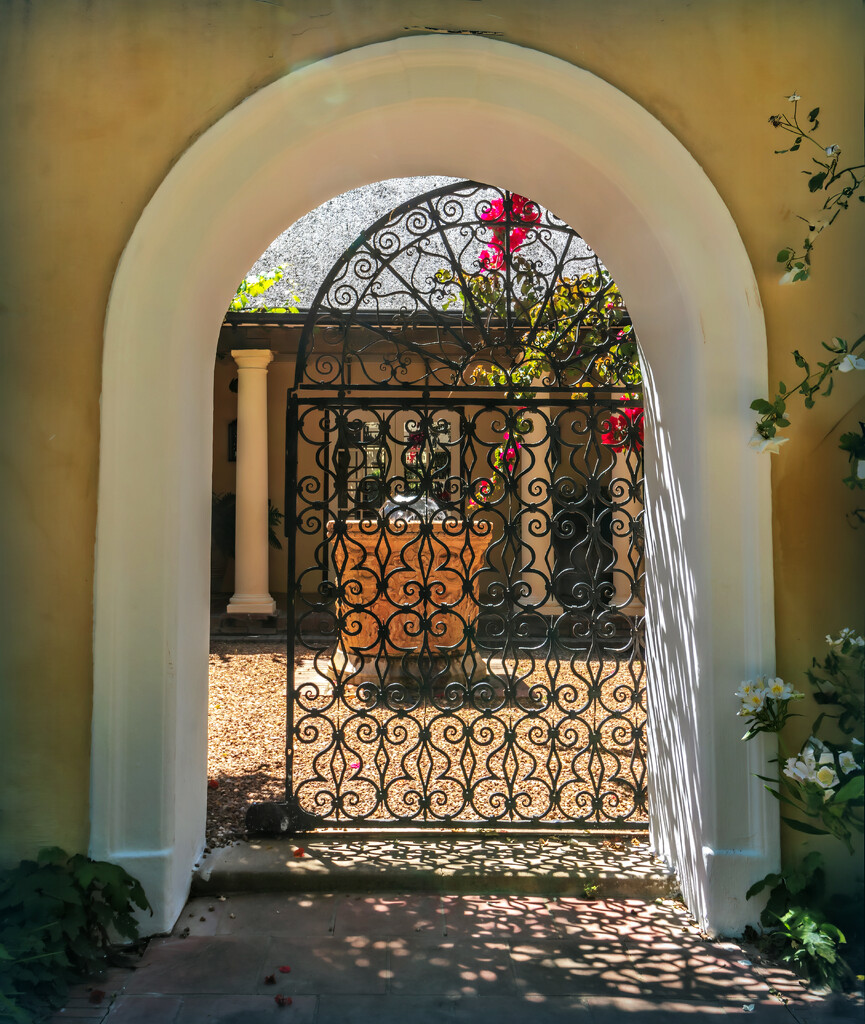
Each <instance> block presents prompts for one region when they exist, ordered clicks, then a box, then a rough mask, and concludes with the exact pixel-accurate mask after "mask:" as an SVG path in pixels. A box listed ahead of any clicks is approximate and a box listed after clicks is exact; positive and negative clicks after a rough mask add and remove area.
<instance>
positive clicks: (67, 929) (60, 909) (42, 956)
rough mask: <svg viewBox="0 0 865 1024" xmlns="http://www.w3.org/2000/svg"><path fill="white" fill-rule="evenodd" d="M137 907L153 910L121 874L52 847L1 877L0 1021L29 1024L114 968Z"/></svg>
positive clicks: (132, 936)
mask: <svg viewBox="0 0 865 1024" xmlns="http://www.w3.org/2000/svg"><path fill="white" fill-rule="evenodd" d="M135 907H139V908H140V909H141V910H149V909H150V904H149V903H148V902H147V897H146V896H145V895H144V890H143V889H142V887H141V885H140V883H139V882H137V881H136V880H135V879H134V878H132V876H131V875H129V874H128V873H127V872H126V871H124V870H123V868H121V867H119V866H118V865H116V864H108V863H105V862H104V861H94V860H91V859H90V858H89V857H85V856H84V855H83V854H74V855H73V856H69V855H68V854H67V853H65V852H64V851H63V850H61V849H59V848H57V847H51V848H48V849H44V850H41V851H40V852H39V856H38V859H37V860H35V861H33V860H25V861H22V862H21V863H20V864H19V865H18V866H17V867H15V868H10V869H7V870H5V871H3V872H0V1021H4V1022H5V1021H13V1022H16V1024H17V1022H28V1021H31V1020H33V1019H34V1014H37V1013H38V1012H39V1011H41V1010H44V1009H46V1008H51V1007H55V1006H57V1005H59V1004H60V1003H62V1001H63V999H64V997H65V995H66V992H67V990H68V987H69V984H70V982H71V981H73V980H74V979H75V978H78V977H82V976H86V975H88V974H91V973H93V972H94V971H96V970H97V969H98V968H99V967H101V966H102V965H103V964H105V963H106V962H118V957H119V954H118V953H117V952H116V951H115V950H114V948H113V940H114V939H115V938H117V937H120V938H123V939H128V940H130V941H136V940H137V939H138V924H137V922H136V920H135V917H134V916H133V913H134V908H135Z"/></svg>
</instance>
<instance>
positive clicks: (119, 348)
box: [91, 37, 777, 930]
mask: <svg viewBox="0 0 865 1024" xmlns="http://www.w3.org/2000/svg"><path fill="white" fill-rule="evenodd" d="M479 126H480V129H479ZM516 135H518V136H519V145H516V144H515V142H514V139H515V136H516ZM539 154H542V155H543V159H540V158H539V156H538V155H539ZM349 155H350V156H349ZM313 169H314V173H313ZM430 171H433V172H439V173H443V174H448V173H454V172H457V173H468V174H470V175H471V177H472V178H474V179H476V180H480V181H490V180H491V181H498V182H501V183H502V184H505V185H507V186H508V187H509V188H512V189H514V190H515V191H518V192H519V193H521V194H523V195H531V196H532V197H533V198H535V199H536V200H537V201H538V202H540V203H542V204H543V205H544V206H545V207H547V208H549V209H554V210H555V211H556V212H557V214H558V215H559V216H561V217H564V218H565V219H566V220H567V222H568V223H572V224H578V225H579V227H580V230H581V233H582V234H583V235H584V237H585V238H586V239H587V240H588V242H589V243H590V244H591V245H592V247H593V248H594V249H596V250H597V251H599V252H602V253H603V254H604V259H605V262H606V264H607V265H608V266H609V267H610V269H611V271H612V272H613V274H614V276H615V278H616V280H617V282H618V283H619V285H620V286H621V288H622V291H623V293H624V294H625V295H627V297H628V305H629V310H630V313H631V315H632V317H633V319H634V322H635V324H636V325H637V329H638V331H639V335H640V339H641V345H642V360H641V361H642V365H643V370H644V376H645V382H646V408H647V423H648V431H647V436H648V439H649V443H648V444H647V448H646V482H647V494H648V508H649V512H650V519H649V531H648V536H647V559H648V562H649V569H650V579H651V580H652V585H651V588H650V590H649V593H648V594H647V606H648V615H649V620H650V626H649V633H648V649H649V654H648V659H649V671H650V676H651V677H652V678H654V679H658V680H663V691H662V692H663V700H662V701H659V702H658V703H657V705H653V706H650V709H649V713H650V723H651V729H652V735H653V739H654V742H653V747H652V751H651V755H650V756H651V761H650V777H651V779H652V780H653V781H652V788H651V791H650V804H651V809H652V835H653V841H654V843H655V846H656V849H657V850H658V852H659V853H660V854H661V855H662V856H664V857H665V858H666V859H667V860H669V861H670V862H671V863H673V864H674V866H675V867H676V869H677V871H678V872H679V877H680V880H681V882H682V886H683V891H684V894H685V897H686V900H687V901H688V903H689V906H690V907H691V909H692V910H693V911H694V912H695V914H696V915H697V916H698V918H699V919H700V921H701V922H702V923H703V925H704V926H706V927H708V928H712V929H718V930H727V929H735V928H738V927H740V926H741V925H742V924H743V923H744V922H745V921H747V920H748V919H749V918H750V917H751V910H750V907H748V906H747V905H746V904H745V902H744V899H743V898H742V896H741V895H739V894H741V893H744V891H745V889H746V888H747V887H748V884H749V883H750V882H751V881H753V880H754V879H755V878H757V877H759V876H761V875H762V874H764V873H765V872H766V870H768V869H769V868H770V867H773V866H775V864H776V860H777V810H776V808H774V807H771V806H770V805H769V800H768V797H766V796H765V794H762V793H761V792H760V791H759V789H758V788H756V787H753V786H752V785H751V778H750V775H751V772H752V771H753V770H756V769H757V767H758V765H759V764H760V763H761V762H762V761H763V759H764V757H765V754H766V750H765V748H762V747H761V746H760V744H759V743H757V742H755V743H752V744H749V745H748V747H747V748H746V749H745V752H744V756H743V752H742V749H741V747H740V745H739V742H738V730H737V722H736V720H735V716H734V715H733V714H732V713H731V712H730V700H729V696H728V694H729V692H730V691H731V689H734V688H735V686H736V684H737V682H738V680H739V679H741V678H747V677H748V676H749V675H753V674H754V673H755V671H757V670H758V669H759V670H761V671H765V670H766V667H767V666H770V665H771V663H772V658H773V630H772V567H771V542H770V536H769V500H770V499H769V481H768V468H767V467H766V466H765V465H762V464H759V463H757V462H756V461H754V460H753V459H752V458H751V455H750V453H749V452H748V451H747V448H746V445H745V443H744V442H745V435H746V433H747V423H748V418H749V413H748V404H749V401H750V397H751V395H752V394H755V393H758V392H759V391H760V390H761V387H762V385H763V384H764V383H765V338H764V332H763V325H762V317H761V313H760V308H759V299H758V296H757V289H756V284H755V282H754V279H753V274H752V272H751V268H750V265H749V263H748V260H747V257H746V254H745V251H744V247H743V245H742V242H741V239H740V238H739V235H738V232H737V230H736V227H735V224H734V223H733V221H732V219H731V217H730V215H729V213H728V211H727V210H726V208H725V207H724V204H723V202H722V201H721V199H720V197H719V196H718V194H717V192H716V191H715V189H714V188H713V187H712V185H711V183H710V182H709V181H708V180H707V179H706V177H705V175H704V174H703V173H702V171H701V170H700V168H699V167H698V166H697V165H696V164H695V162H694V161H693V160H692V159H691V157H690V156H689V155H688V153H687V152H686V151H685V150H684V149H683V148H682V147H681V146H680V145H679V143H678V142H677V141H676V140H675V139H674V138H673V137H672V136H671V135H670V134H669V133H668V132H667V131H666V130H665V129H664V128H663V126H662V125H660V124H659V123H658V122H657V121H656V120H654V118H652V117H651V116H650V115H649V114H647V113H646V112H645V111H644V110H643V109H642V108H640V107H639V106H638V105H636V104H635V103H633V102H632V101H631V100H629V99H628V98H627V97H625V96H624V95H622V94H621V93H619V92H618V91H617V90H615V89H614V88H612V87H611V86H609V85H608V84H606V83H604V82H602V81H600V80H598V79H597V78H594V77H593V76H592V75H590V74H588V73H586V72H584V71H581V70H580V69H577V68H575V67H573V66H571V65H568V64H565V63H564V62H561V61H559V60H556V59H554V58H551V57H548V56H547V55H544V54H540V53H537V52H534V51H529V50H525V49H522V48H519V47H515V46H511V45H507V44H500V43H491V42H489V41H486V40H480V39H473V38H448V39H440V38H432V37H430V38H427V37H422V38H412V39H402V40H397V41H394V42H391V43H383V44H377V45H375V46H370V47H367V48H363V49H360V50H357V51H352V52H349V53H346V54H343V55H340V56H338V57H334V58H332V59H330V60H327V61H322V62H320V63H319V64H316V65H313V66H311V67H308V68H306V69H304V70H302V71H299V72H297V73H295V74H291V75H289V76H287V77H286V78H285V79H283V80H281V81H279V82H277V83H274V84H273V85H271V86H269V87H267V88H266V89H263V90H262V91H261V92H260V93H258V94H257V95H255V96H253V97H251V98H250V99H249V100H247V101H246V102H245V103H244V104H242V105H241V107H240V108H239V109H237V110H235V111H233V112H232V113H230V114H229V115H227V116H226V117H224V118H223V119H222V120H221V121H220V122H219V123H218V124H216V125H215V126H214V127H213V128H212V129H210V130H209V131H208V132H207V133H205V134H204V136H202V138H201V139H199V140H198V141H197V142H196V143H195V144H194V145H193V146H192V147H191V148H190V149H189V151H188V152H187V153H186V154H185V155H184V156H183V158H182V159H181V160H180V161H178V163H177V164H176V166H175V167H174V168H173V169H172V171H171V173H170V174H169V175H168V176H167V178H166V179H165V181H164V182H163V184H162V186H161V187H160V188H159V190H158V191H157V193H156V194H155V195H154V197H153V200H152V201H151V203H150V204H149V205H148V207H147V209H146V210H145V212H144V214H143V215H142V217H141V219H140V221H139V223H138V225H137V227H136V229H135V231H134V233H133V236H132V238H131V239H130V242H129V245H128V246H127V249H126V251H125V253H124V256H123V258H122V260H121V264H120V266H119V268H118V272H117V276H116V278H115V282H114V287H113V291H112V295H111V300H110V303H109V310H108V316H107V320H106V331H105V350H104V360H103V395H102V433H101V438H102V440H101V462H100V481H99V511H98V530H97V553H96V588H95V637H94V660H95V669H94V718H93V771H92V841H91V849H92V851H93V853H94V854H95V855H98V856H104V857H108V858H110V859H113V860H115V861H118V862H121V863H123V864H124V865H125V866H127V867H128V868H129V870H131V871H132V872H133V873H134V874H136V875H137V876H138V877H140V878H141V879H142V881H143V882H144V884H145V887H146V889H147V891H148V894H149V896H150V899H151V901H152V902H153V903H154V905H155V907H156V911H157V912H156V915H155V917H154V919H153V920H152V924H151V927H152V928H154V930H160V929H162V928H165V927H168V926H169V925H170V924H171V922H172V921H173V920H174V917H175V916H176V914H177V913H178V912H179V909H180V907H181V905H182V902H183V899H184V897H185V894H186V891H187V886H188V879H189V870H190V866H191V864H192V862H193V860H194V858H195V856H196V854H197V853H198V852H199V850H200V846H201V841H202V837H203V825H204V800H205V787H204V779H205V750H206V741H205V731H206V685H207V679H206V668H207V659H206V648H207V622H208V615H207V605H208V601H207V579H208V550H207V536H208V527H207V523H208V515H209V506H210V493H209V492H210V482H209V472H208V470H209V465H210V459H209V451H210V442H211V438H210V431H211V419H210V409H211V402H212V397H211V373H212V365H213V350H214V346H215V338H216V335H217V332H218V329H219V324H220V318H221V316H222V313H223V311H224V309H225V308H226V306H227V305H228V301H229V299H230V297H231V295H232V294H233V291H234V288H235V287H236V283H237V281H238V280H239V278H240V277H241V276H242V274H243V272H244V270H245V269H246V267H248V266H250V265H251V263H252V262H253V260H254V259H255V257H256V256H257V254H258V253H260V252H261V251H262V250H263V248H264V246H265V245H266V244H267V242H268V241H269V240H270V238H272V237H273V234H274V228H275V227H278V226H279V225H280V224H287V223H291V222H293V221H294V220H296V219H297V218H298V217H299V216H300V215H302V214H303V213H305V212H307V211H308V210H309V209H311V208H313V207H314V206H316V205H318V204H319V203H320V202H322V201H324V200H325V199H327V198H329V197H330V196H333V195H336V194H339V193H341V192H343V191H346V190H347V189H348V188H350V187H352V186H354V185H357V184H360V183H363V182H367V181H373V180H380V179H383V178H386V177H390V176H394V175H406V176H408V175H412V174H417V173H429V172H430ZM202 182H206V183H207V188H206V189H205V188H203V187H202ZM731 510H732V511H731Z"/></svg>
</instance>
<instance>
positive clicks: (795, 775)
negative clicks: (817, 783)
mask: <svg viewBox="0 0 865 1024" xmlns="http://www.w3.org/2000/svg"><path fill="white" fill-rule="evenodd" d="M784 774H785V775H787V776H788V777H789V778H791V779H793V780H795V781H796V782H813V781H814V766H813V765H812V764H808V763H807V762H806V761H802V760H800V759H799V758H798V757H788V758H787V764H786V765H785V766H784Z"/></svg>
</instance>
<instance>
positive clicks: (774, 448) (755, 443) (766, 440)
mask: <svg viewBox="0 0 865 1024" xmlns="http://www.w3.org/2000/svg"><path fill="white" fill-rule="evenodd" d="M789 440H790V438H789V437H777V436H776V437H763V435H762V434H755V435H754V436H753V437H752V438H751V440H750V441H749V442H748V447H749V448H753V449H754V451H755V452H757V453H758V454H760V453H762V452H769V453H770V454H772V455H774V454H776V453H777V452H778V451H780V449H781V445H782V444H786V443H787V442H788V441H789Z"/></svg>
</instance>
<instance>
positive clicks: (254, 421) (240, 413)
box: [228, 349, 276, 615]
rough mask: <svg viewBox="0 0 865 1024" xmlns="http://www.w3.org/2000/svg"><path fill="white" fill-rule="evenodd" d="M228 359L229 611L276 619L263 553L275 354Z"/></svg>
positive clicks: (245, 353)
mask: <svg viewBox="0 0 865 1024" xmlns="http://www.w3.org/2000/svg"><path fill="white" fill-rule="evenodd" d="M231 356H232V358H233V359H234V361H235V363H237V484H236V488H235V489H236V491H237V523H236V527H235V530H236V532H235V544H234V596H233V597H232V598H231V600H230V601H229V603H228V611H229V613H231V614H234V613H238V612H247V613H253V614H256V615H262V614H264V615H274V614H275V613H276V602H275V601H274V600H273V598H272V597H271V596H270V592H269V580H268V550H267V547H268V545H267V366H268V364H269V363H270V361H271V360H272V359H273V353H272V352H270V351H269V350H268V349H245V350H240V351H233V352H232V353H231Z"/></svg>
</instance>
